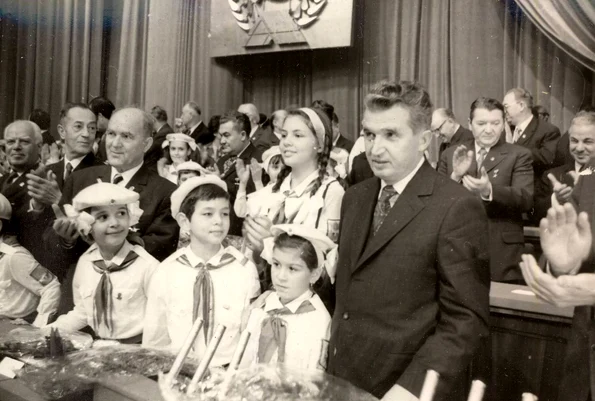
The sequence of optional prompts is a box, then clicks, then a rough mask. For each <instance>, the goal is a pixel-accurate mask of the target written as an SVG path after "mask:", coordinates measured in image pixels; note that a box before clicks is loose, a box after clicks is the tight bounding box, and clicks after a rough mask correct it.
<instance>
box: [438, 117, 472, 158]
mask: <svg viewBox="0 0 595 401" xmlns="http://www.w3.org/2000/svg"><path fill="white" fill-rule="evenodd" d="M431 129H432V133H434V134H435V135H437V136H438V138H440V139H441V140H442V143H441V144H440V150H439V153H438V160H440V156H442V152H444V151H445V150H446V149H448V148H450V147H451V146H455V147H456V146H458V145H461V144H464V143H466V142H473V140H474V138H473V134H472V133H471V131H469V130H468V129H467V128H465V127H463V126H461V124H459V123H458V122H457V120H456V118H455V115H454V113H453V112H452V110H450V109H445V108H440V109H436V110H434V113H432V125H431Z"/></svg>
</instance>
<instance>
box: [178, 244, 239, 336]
mask: <svg viewBox="0 0 595 401" xmlns="http://www.w3.org/2000/svg"><path fill="white" fill-rule="evenodd" d="M176 260H177V261H178V262H180V263H182V264H183V265H185V266H188V267H191V268H193V269H197V270H198V274H197V275H196V280H195V281H194V291H193V296H194V306H193V308H192V322H195V321H196V319H197V318H198V317H201V318H202V320H203V332H204V336H205V344H208V343H209V342H210V341H211V338H213V325H212V323H213V320H214V315H215V313H214V311H215V294H214V292H213V279H212V278H211V273H209V271H210V270H215V269H219V268H221V267H223V266H227V265H228V264H230V263H232V262H233V261H234V260H235V257H234V256H233V255H232V254H230V253H225V254H223V256H221V259H220V260H219V264H217V265H213V264H211V263H207V264H204V263H202V262H201V263H199V264H197V265H196V266H192V264H191V263H190V260H188V257H187V256H186V255H182V256H179V257H178V258H177V259H176Z"/></svg>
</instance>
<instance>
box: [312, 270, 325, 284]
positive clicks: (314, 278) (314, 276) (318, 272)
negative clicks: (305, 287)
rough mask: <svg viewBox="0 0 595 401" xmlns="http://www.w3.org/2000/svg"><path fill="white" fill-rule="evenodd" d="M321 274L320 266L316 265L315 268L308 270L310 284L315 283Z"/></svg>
mask: <svg viewBox="0 0 595 401" xmlns="http://www.w3.org/2000/svg"><path fill="white" fill-rule="evenodd" d="M321 275H322V267H317V268H316V269H314V270H312V271H311V272H310V284H314V283H316V282H317V281H318V279H319V278H320V276H321Z"/></svg>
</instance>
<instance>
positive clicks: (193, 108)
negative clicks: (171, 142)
mask: <svg viewBox="0 0 595 401" xmlns="http://www.w3.org/2000/svg"><path fill="white" fill-rule="evenodd" d="M201 114H202V112H201V111H200V107H198V104H196V103H194V102H188V103H186V104H185V105H184V107H183V108H182V116H181V117H180V119H181V122H182V126H183V127H184V128H185V131H184V132H185V133H186V134H188V135H190V136H191V137H192V139H194V141H195V142H196V143H197V144H199V145H208V144H210V143H211V142H213V140H215V137H214V136H213V134H212V133H211V132H209V130H208V128H207V126H206V125H204V123H203V122H202V117H201Z"/></svg>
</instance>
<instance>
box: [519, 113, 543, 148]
mask: <svg viewBox="0 0 595 401" xmlns="http://www.w3.org/2000/svg"><path fill="white" fill-rule="evenodd" d="M537 120H538V118H536V117H535V116H533V118H532V119H531V122H530V123H529V125H527V128H525V129H524V130H523V132H521V136H520V137H519V139H518V140H517V141H516V144H517V145H526V144H528V143H529V141H530V140H531V137H532V136H533V133H534V132H535V130H536V129H537V124H538V121H537Z"/></svg>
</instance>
